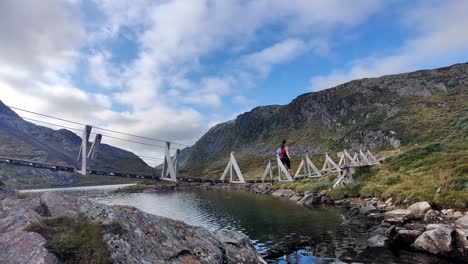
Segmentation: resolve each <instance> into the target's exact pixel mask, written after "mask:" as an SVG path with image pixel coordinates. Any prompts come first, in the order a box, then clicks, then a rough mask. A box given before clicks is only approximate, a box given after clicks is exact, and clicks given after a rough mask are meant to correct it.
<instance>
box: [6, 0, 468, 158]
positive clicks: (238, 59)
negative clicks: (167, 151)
mask: <svg viewBox="0 0 468 264" xmlns="http://www.w3.org/2000/svg"><path fill="white" fill-rule="evenodd" d="M30 10H34V12H33V13H32V12H30ZM467 13H468V1H465V0H448V1H430V0H427V1H416V0H415V1H402V0H387V1H374V0H357V1H347V0H329V1H318V0H317V1H315V0H290V1H283V0H223V1H213V0H190V1H186V0H160V1H158V0H135V1H123V0H44V1H14V0H5V1H1V3H0V34H1V36H2V41H0V91H1V98H0V99H1V100H3V101H4V102H6V103H7V104H9V105H14V106H18V107H24V108H27V109H31V110H34V111H38V112H42V113H46V114H53V115H59V116H61V117H65V118H71V119H74V120H77V121H80V122H86V123H90V124H95V125H100V126H105V127H108V128H112V129H118V130H124V131H127V132H130V133H136V134H141V135H144V136H151V137H158V138H164V139H170V140H176V141H180V142H183V143H186V144H192V143H194V142H195V141H196V140H197V139H198V138H199V137H200V136H201V135H202V134H203V133H204V132H206V131H207V130H208V129H209V128H210V127H211V126H213V125H214V124H216V123H219V122H223V121H227V120H230V119H233V118H235V116H237V115H238V114H240V113H242V112H245V111H248V110H250V109H252V108H253V107H256V106H259V105H269V104H287V103H289V102H290V101H291V100H292V99H294V98H295V97H297V96H298V95H300V94H303V93H307V92H314V91H318V90H322V89H326V88H330V87H333V86H335V85H338V84H340V83H343V82H346V81H349V80H353V79H357V78H364V77H378V76H381V75H385V74H393V73H400V72H406V71H412V70H418V69H425V68H434V67H441V66H447V65H451V64H454V63H461V62H466V61H467V60H468V34H464V32H465V31H466V28H467V27H468V16H466V14H467ZM109 143H113V142H109ZM128 148H130V149H132V150H135V151H141V152H142V153H143V155H144V154H148V153H152V152H154V150H152V149H145V148H141V147H139V148H136V147H134V146H128Z"/></svg>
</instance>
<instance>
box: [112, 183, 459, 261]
mask: <svg viewBox="0 0 468 264" xmlns="http://www.w3.org/2000/svg"><path fill="white" fill-rule="evenodd" d="M193 187H195V188H203V189H228V190H239V191H249V192H254V193H256V194H261V195H272V196H276V197H282V198H285V199H289V200H291V201H294V202H296V203H298V204H300V205H303V206H305V207H309V208H313V207H315V206H321V205H333V206H344V207H347V208H349V211H348V213H347V214H346V215H345V218H346V219H345V220H344V222H343V224H344V225H355V224H359V225H360V226H364V227H365V228H366V230H367V231H368V234H369V239H368V246H369V247H387V248H390V249H392V250H405V251H410V252H419V253H426V254H429V255H435V256H437V257H441V258H443V259H447V260H448V261H455V262H462V263H468V211H465V212H462V211H456V210H453V209H445V210H438V209H437V208H433V206H431V205H430V204H429V203H427V202H418V203H415V204H412V205H410V206H407V207H404V208H403V205H401V204H399V205H396V204H394V203H393V199H392V198H390V199H387V200H386V201H382V200H379V199H377V198H367V199H358V198H353V199H344V200H339V201H333V200H332V199H330V198H329V197H327V191H326V190H324V191H321V192H318V193H312V192H311V193H298V192H296V191H294V190H290V189H276V190H274V189H272V185H271V184H269V183H261V184H244V185H239V184H237V185H236V184H216V185H212V184H210V183H203V184H199V185H174V186H172V187H171V188H168V187H167V186H166V187H163V188H161V187H150V188H144V189H143V190H139V191H143V192H153V191H164V190H168V189H172V190H175V189H186V188H193ZM127 191H128V190H120V191H119V192H127ZM130 192H131V191H130Z"/></svg>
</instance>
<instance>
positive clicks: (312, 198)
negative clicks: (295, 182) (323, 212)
mask: <svg viewBox="0 0 468 264" xmlns="http://www.w3.org/2000/svg"><path fill="white" fill-rule="evenodd" d="M297 203H298V204H302V205H304V206H307V207H313V206H314V205H317V204H319V203H320V197H319V196H316V195H315V194H314V193H309V194H307V195H306V196H304V197H303V198H302V199H301V200H299V202H297Z"/></svg>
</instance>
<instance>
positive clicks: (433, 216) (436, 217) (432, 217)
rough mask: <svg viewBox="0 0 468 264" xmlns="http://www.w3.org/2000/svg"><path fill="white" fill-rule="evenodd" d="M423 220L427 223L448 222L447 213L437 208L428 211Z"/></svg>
mask: <svg viewBox="0 0 468 264" xmlns="http://www.w3.org/2000/svg"><path fill="white" fill-rule="evenodd" d="M423 222H424V223H426V224H447V223H448V220H447V217H446V216H445V215H443V214H442V213H441V212H439V211H436V210H429V211H427V213H426V215H424V219H423Z"/></svg>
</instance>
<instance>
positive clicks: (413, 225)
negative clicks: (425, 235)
mask: <svg viewBox="0 0 468 264" xmlns="http://www.w3.org/2000/svg"><path fill="white" fill-rule="evenodd" d="M403 227H404V228H406V229H409V230H418V231H421V232H424V231H426V225H425V224H421V223H418V222H414V223H406V224H404V225H403Z"/></svg>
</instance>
